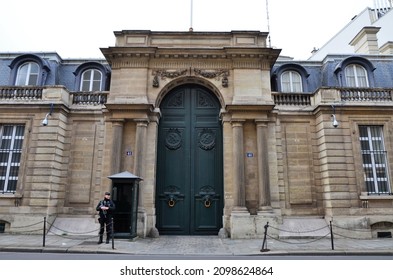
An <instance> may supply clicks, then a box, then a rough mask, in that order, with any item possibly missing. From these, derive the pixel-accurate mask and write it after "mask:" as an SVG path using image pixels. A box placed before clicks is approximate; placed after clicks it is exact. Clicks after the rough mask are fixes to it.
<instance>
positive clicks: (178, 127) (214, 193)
mask: <svg viewBox="0 0 393 280" xmlns="http://www.w3.org/2000/svg"><path fill="white" fill-rule="evenodd" d="M219 111H220V104H219V102H218V101H217V100H216V98H215V97H214V96H213V95H212V94H211V93H210V92H208V91H207V90H205V89H204V88H201V87H197V86H192V85H189V86H183V87H180V88H177V89H175V90H173V91H172V92H171V93H169V94H168V95H167V96H166V97H165V98H164V100H163V102H162V105H161V112H162V118H161V120H160V125H159V137H158V155H157V160H158V162H157V192H156V193H157V197H156V209H157V228H158V229H159V231H160V233H161V234H216V233H217V232H218V230H219V229H220V228H221V226H222V222H221V218H222V208H223V197H222V192H223V187H222V130H221V124H220V121H219V118H218V116H219Z"/></svg>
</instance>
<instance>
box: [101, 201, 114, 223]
mask: <svg viewBox="0 0 393 280" xmlns="http://www.w3.org/2000/svg"><path fill="white" fill-rule="evenodd" d="M102 206H106V207H109V209H108V210H102V209H101V207H102ZM115 209H116V206H115V204H114V203H113V201H112V200H110V199H103V200H101V201H100V202H98V204H97V207H96V210H97V211H99V215H100V218H99V219H103V220H106V219H111V218H112V214H113V211H115Z"/></svg>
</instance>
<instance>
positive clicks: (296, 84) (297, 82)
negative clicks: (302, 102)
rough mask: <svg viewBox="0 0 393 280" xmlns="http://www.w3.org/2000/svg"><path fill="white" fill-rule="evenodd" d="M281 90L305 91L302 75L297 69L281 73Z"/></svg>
mask: <svg viewBox="0 0 393 280" xmlns="http://www.w3.org/2000/svg"><path fill="white" fill-rule="evenodd" d="M281 91H283V92H303V86H302V77H301V76H300V74H299V73H298V72H296V71H293V70H289V71H285V72H283V73H282V74H281Z"/></svg>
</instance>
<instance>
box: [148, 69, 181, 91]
mask: <svg viewBox="0 0 393 280" xmlns="http://www.w3.org/2000/svg"><path fill="white" fill-rule="evenodd" d="M186 73H187V69H182V70H174V71H168V70H162V69H159V70H153V72H152V74H153V76H154V78H153V87H159V86H160V81H159V79H158V78H159V77H160V78H161V80H166V79H167V78H169V79H175V78H177V77H180V76H184V75H186Z"/></svg>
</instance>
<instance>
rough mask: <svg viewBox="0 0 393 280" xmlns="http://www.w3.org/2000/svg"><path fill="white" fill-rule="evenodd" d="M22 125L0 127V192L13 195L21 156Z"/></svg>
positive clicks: (23, 128) (23, 129)
mask: <svg viewBox="0 0 393 280" xmlns="http://www.w3.org/2000/svg"><path fill="white" fill-rule="evenodd" d="M24 131H25V127H24V125H0V192H2V193H15V191H16V184H17V183H18V172H19V166H20V159H21V155H22V144H23V139H24Z"/></svg>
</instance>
